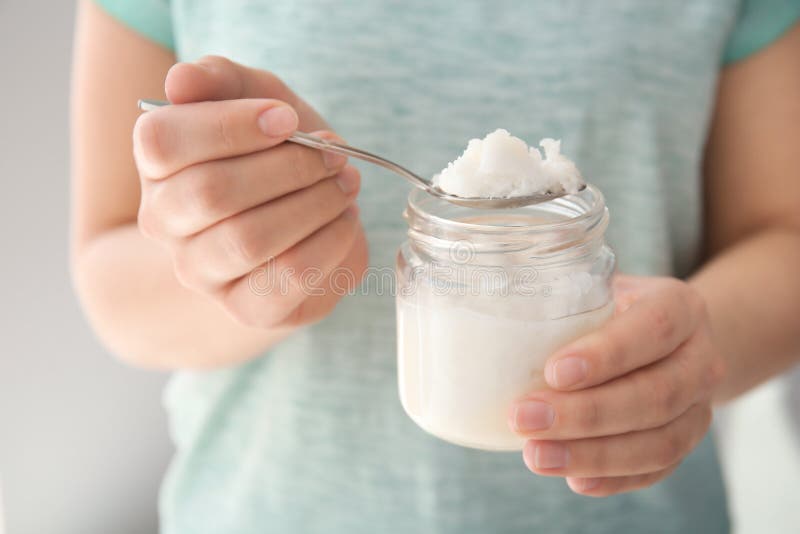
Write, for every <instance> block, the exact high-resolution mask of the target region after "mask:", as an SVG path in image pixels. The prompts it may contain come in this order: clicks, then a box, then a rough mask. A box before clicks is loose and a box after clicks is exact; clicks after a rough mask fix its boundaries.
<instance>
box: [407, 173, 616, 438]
mask: <svg viewBox="0 0 800 534" xmlns="http://www.w3.org/2000/svg"><path fill="white" fill-rule="evenodd" d="M404 217H405V219H406V221H407V222H408V226H409V230H408V240H407V241H406V242H405V243H403V245H402V246H401V248H400V251H399V253H398V255H397V296H396V299H397V339H398V382H399V389H400V399H401V402H402V404H403V408H404V409H405V411H406V413H407V414H408V415H409V416H410V417H411V419H413V420H414V421H415V422H416V423H417V424H418V425H419V426H420V427H422V428H423V429H424V430H426V431H427V432H429V433H431V434H433V435H434V436H437V437H439V438H441V439H444V440H446V441H449V442H452V443H455V444H458V445H463V446H466V447H474V448H478V449H486V450H520V449H522V446H523V443H524V440H523V439H522V438H520V437H519V436H518V435H516V434H515V433H513V432H512V431H511V429H510V428H509V426H508V415H509V410H510V408H511V404H512V402H513V401H514V400H515V399H517V398H520V397H522V396H524V395H525V394H527V393H530V392H532V391H535V390H537V389H542V388H545V387H546V385H545V381H544V377H543V371H544V363H545V361H546V359H547V358H548V357H549V356H550V355H551V354H552V353H553V352H554V351H555V350H556V349H558V348H559V347H561V346H563V345H565V344H566V343H568V342H570V341H572V340H573V339H576V338H577V337H579V336H581V335H583V334H585V333H587V332H589V331H591V330H594V329H596V328H597V327H598V326H600V325H601V324H602V323H603V322H604V321H606V320H607V319H608V318H609V317H610V316H611V315H612V312H613V299H612V294H611V286H610V278H611V274H612V271H613V269H614V254H613V253H612V252H611V250H610V249H609V247H608V246H606V244H605V230H606V227H607V226H608V210H607V209H606V207H605V202H604V200H603V196H602V194H601V193H600V191H599V190H598V189H597V188H595V187H593V186H591V185H590V186H588V187H587V188H586V189H584V190H583V191H582V192H580V193H578V194H576V195H569V196H565V197H562V198H560V199H557V200H554V201H550V202H546V203H542V204H538V205H533V206H526V207H523V208H517V209H511V210H477V209H471V208H465V207H462V206H457V205H454V204H451V203H449V202H446V201H443V200H439V199H437V198H435V197H432V196H430V195H428V194H426V193H424V192H422V191H420V190H414V191H413V192H412V193H411V195H410V196H409V198H408V207H407V208H406V210H405V212H404Z"/></svg>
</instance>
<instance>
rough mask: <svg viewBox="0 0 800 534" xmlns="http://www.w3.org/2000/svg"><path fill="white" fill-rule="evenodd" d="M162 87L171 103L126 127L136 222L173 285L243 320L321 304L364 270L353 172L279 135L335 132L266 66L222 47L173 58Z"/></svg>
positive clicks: (329, 304) (284, 319) (275, 319)
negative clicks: (168, 266)
mask: <svg viewBox="0 0 800 534" xmlns="http://www.w3.org/2000/svg"><path fill="white" fill-rule="evenodd" d="M165 88H166V93H167V96H168V98H169V99H170V101H171V102H172V103H173V104H180V105H174V106H169V107H165V108H161V109H157V110H154V111H151V112H149V113H145V114H143V115H142V116H141V117H140V118H139V120H138V121H137V123H136V127H135V130H134V154H135V157H136V164H137V167H138V170H139V175H140V178H141V204H140V208H139V217H138V222H139V227H140V229H141V231H142V232H143V233H144V234H145V235H146V236H148V237H150V238H152V239H154V240H156V241H158V242H160V243H161V244H162V245H164V246H165V247H166V248H167V249H168V250H169V252H170V253H171V256H172V258H173V264H174V269H175V274H176V275H177V278H178V280H179V281H180V283H181V284H182V285H184V286H186V287H188V288H190V289H192V290H195V291H198V292H202V293H204V294H206V295H208V296H210V297H211V298H213V299H215V300H217V301H218V302H219V303H220V304H221V305H222V306H223V307H224V308H225V309H226V310H227V311H228V312H229V313H230V314H231V315H232V316H234V317H235V318H236V319H238V320H239V321H241V322H242V323H244V324H246V325H250V326H257V327H262V328H272V327H283V326H297V325H301V324H307V323H310V322H313V321H316V320H319V319H321V318H322V317H324V316H325V315H327V314H328V313H329V312H330V311H331V310H332V309H333V307H334V306H335V305H336V302H337V301H338V300H339V299H340V298H341V296H342V295H343V294H344V293H346V292H347V291H349V290H351V289H353V287H354V285H355V284H356V283H357V281H359V280H360V279H361V276H362V275H363V272H364V270H365V269H366V263H367V251H366V240H365V238H364V233H363V229H362V227H361V225H360V223H359V220H358V210H357V208H356V203H355V199H356V194H357V193H358V189H359V184H360V176H359V173H358V171H357V170H356V169H355V167H352V166H350V165H347V160H346V158H344V157H342V156H337V155H335V154H331V153H323V152H321V151H318V150H314V149H310V148H306V147H302V146H300V145H297V144H294V143H288V142H285V141H286V139H287V138H288V137H289V136H290V135H291V134H292V133H293V132H294V131H295V130H298V129H299V130H302V131H313V133H314V134H315V135H319V136H321V137H327V138H329V139H334V140H336V139H337V138H336V136H335V135H334V134H332V133H330V132H328V131H326V130H325V126H326V125H325V123H324V121H322V119H321V118H320V117H319V116H318V115H317V114H316V113H315V112H314V111H313V110H312V109H311V108H310V107H309V106H308V105H307V104H305V103H304V102H303V101H302V100H301V99H300V98H298V97H297V96H296V95H295V94H294V93H292V92H291V91H290V90H289V89H288V88H287V87H286V86H285V85H284V84H283V83H282V82H281V81H280V80H279V79H278V78H276V77H275V76H274V75H272V74H270V73H268V72H265V71H260V70H255V69H250V68H247V67H243V66H241V65H237V64H235V63H232V62H231V61H228V60H226V59H224V58H219V57H207V58H203V59H201V60H200V61H198V62H197V63H179V64H177V65H175V66H174V67H173V68H172V69H171V70H170V72H169V74H168V75H167V79H166V82H165Z"/></svg>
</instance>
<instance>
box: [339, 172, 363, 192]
mask: <svg viewBox="0 0 800 534" xmlns="http://www.w3.org/2000/svg"><path fill="white" fill-rule="evenodd" d="M336 183H337V184H338V185H339V189H341V190H342V192H343V193H344V194H345V195H349V194H350V193H352V192H353V191H355V190H356V189H358V173H357V172H356V171H355V169H347V170H345V171H342V172H341V173H339V176H338V177H337V178H336Z"/></svg>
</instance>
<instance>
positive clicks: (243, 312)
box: [222, 291, 280, 329]
mask: <svg viewBox="0 0 800 534" xmlns="http://www.w3.org/2000/svg"><path fill="white" fill-rule="evenodd" d="M243 298H244V300H242V299H243ZM251 299H255V300H256V301H257V302H253V301H252V300H251ZM222 307H223V308H224V309H225V311H226V312H227V313H228V314H229V315H230V316H231V317H233V319H234V320H235V321H236V322H238V323H240V324H242V325H244V326H249V327H251V328H260V329H269V328H273V327H275V326H276V325H277V324H278V322H279V320H280V319H279V315H278V313H277V309H276V305H275V299H274V298H273V297H272V296H262V295H252V294H248V295H247V296H246V297H241V295H237V294H236V292H235V291H227V292H226V293H225V294H224V295H223V297H222Z"/></svg>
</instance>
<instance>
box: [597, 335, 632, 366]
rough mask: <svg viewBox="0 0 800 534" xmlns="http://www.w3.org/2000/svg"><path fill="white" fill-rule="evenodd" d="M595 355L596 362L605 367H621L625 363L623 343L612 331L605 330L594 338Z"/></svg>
mask: <svg viewBox="0 0 800 534" xmlns="http://www.w3.org/2000/svg"><path fill="white" fill-rule="evenodd" d="M593 343H594V347H595V357H596V358H597V363H598V364H599V365H600V366H601V367H604V368H606V369H623V368H626V367H627V365H626V363H625V351H624V350H623V344H622V343H621V342H620V341H619V338H618V337H617V335H616V334H615V333H614V332H612V331H607V332H605V333H604V334H602V335H598V336H596V337H595V338H594V342H593Z"/></svg>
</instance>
